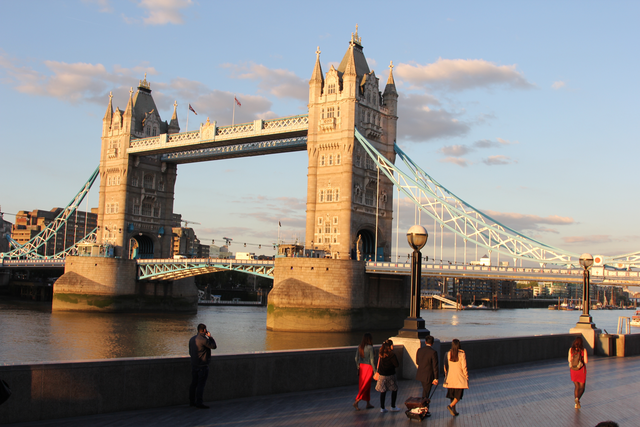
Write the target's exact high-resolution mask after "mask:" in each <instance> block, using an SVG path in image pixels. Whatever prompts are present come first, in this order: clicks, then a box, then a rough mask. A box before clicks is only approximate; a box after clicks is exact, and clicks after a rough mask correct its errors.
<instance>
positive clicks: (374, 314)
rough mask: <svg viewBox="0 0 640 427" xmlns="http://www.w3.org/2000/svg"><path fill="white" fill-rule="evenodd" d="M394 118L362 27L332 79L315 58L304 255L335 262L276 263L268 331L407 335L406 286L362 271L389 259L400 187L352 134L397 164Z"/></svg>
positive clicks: (393, 104)
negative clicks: (395, 331) (368, 262)
mask: <svg viewBox="0 0 640 427" xmlns="http://www.w3.org/2000/svg"><path fill="white" fill-rule="evenodd" d="M397 111H398V93H397V92H396V88H395V84H394V81H393V74H392V72H389V79H388V81H387V86H386V88H385V90H384V92H383V93H381V92H380V90H379V87H378V77H376V75H375V73H374V72H373V71H370V70H369V66H368V64H367V60H366V58H365V56H364V53H363V50H362V41H361V39H360V37H359V36H358V31H357V27H356V32H355V34H352V35H351V40H350V42H349V48H348V49H347V53H346V54H345V55H344V58H342V62H340V65H339V66H338V68H337V69H336V68H334V67H333V66H332V67H331V69H330V70H329V71H328V72H327V74H326V76H324V75H323V73H322V68H321V67H320V51H319V50H318V51H316V64H315V68H314V70H313V74H312V76H311V81H310V82H309V129H308V135H307V152H308V155H309V168H308V178H307V179H308V183H307V224H306V249H311V248H312V249H314V250H318V251H324V253H325V255H326V254H331V257H330V259H329V258H328V257H327V258H320V259H319V258H314V257H299V258H291V257H288V258H276V260H275V272H274V287H273V290H272V291H271V292H270V293H269V302H268V308H267V329H270V330H276V331H300V332H302V331H313V332H328V331H357V330H375V329H389V328H395V327H398V328H399V327H400V326H401V325H402V321H403V319H404V318H405V317H406V316H407V313H408V307H409V286H410V283H409V280H408V277H403V276H391V275H375V274H367V273H365V265H364V260H365V259H373V258H374V257H376V255H375V254H376V253H377V258H378V259H383V260H389V258H390V255H391V232H392V227H391V222H392V214H393V211H392V206H393V185H392V183H391V182H390V181H389V180H388V179H387V178H386V177H385V176H384V175H383V174H382V173H381V174H378V172H377V170H376V166H375V163H374V162H373V161H372V160H371V159H370V158H369V156H368V154H366V152H365V151H364V149H363V148H362V147H361V145H360V143H359V142H358V141H357V140H356V139H355V134H354V129H356V128H357V129H358V131H359V132H360V133H362V134H363V135H365V136H366V137H367V139H368V140H369V141H371V142H372V143H373V144H374V145H375V147H376V149H377V150H378V151H379V152H380V153H381V154H382V155H383V156H385V157H386V158H387V159H389V160H390V161H394V160H395V152H394V149H393V144H394V142H395V139H396V123H397V120H398V117H397ZM358 241H359V242H360V243H359V244H358ZM358 249H360V254H361V257H360V259H358ZM376 249H377V250H376ZM314 255H316V254H314ZM345 345H347V343H346V342H345Z"/></svg>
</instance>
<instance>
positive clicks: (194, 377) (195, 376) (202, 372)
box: [189, 365, 209, 405]
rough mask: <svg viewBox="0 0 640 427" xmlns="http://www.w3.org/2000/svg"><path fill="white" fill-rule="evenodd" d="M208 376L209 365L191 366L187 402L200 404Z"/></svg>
mask: <svg viewBox="0 0 640 427" xmlns="http://www.w3.org/2000/svg"><path fill="white" fill-rule="evenodd" d="M208 377H209V365H204V366H192V367H191V385H190V386H189V403H190V404H191V405H202V395H203V394H204V385H205V383H206V382H207V378H208Z"/></svg>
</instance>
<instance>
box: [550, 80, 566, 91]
mask: <svg viewBox="0 0 640 427" xmlns="http://www.w3.org/2000/svg"><path fill="white" fill-rule="evenodd" d="M565 84H566V83H565V82H563V81H557V82H553V84H552V85H551V87H552V88H554V89H556V90H558V89H561V88H563V87H564V86H565Z"/></svg>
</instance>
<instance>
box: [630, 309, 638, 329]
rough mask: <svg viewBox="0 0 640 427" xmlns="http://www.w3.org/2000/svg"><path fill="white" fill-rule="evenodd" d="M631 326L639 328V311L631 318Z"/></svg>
mask: <svg viewBox="0 0 640 427" xmlns="http://www.w3.org/2000/svg"><path fill="white" fill-rule="evenodd" d="M629 324H630V325H631V326H640V310H636V314H634V315H633V316H631V322H630V323H629Z"/></svg>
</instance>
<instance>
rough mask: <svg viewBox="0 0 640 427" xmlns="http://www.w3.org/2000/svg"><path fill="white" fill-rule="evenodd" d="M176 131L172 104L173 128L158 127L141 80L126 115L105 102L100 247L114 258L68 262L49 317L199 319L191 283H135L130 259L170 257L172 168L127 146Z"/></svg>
mask: <svg viewBox="0 0 640 427" xmlns="http://www.w3.org/2000/svg"><path fill="white" fill-rule="evenodd" d="M179 131H180V126H179V125H178V117H177V114H176V104H174V110H173V117H172V118H171V121H170V122H168V123H167V122H166V121H164V122H163V121H162V120H161V119H160V114H158V109H157V107H156V104H155V102H154V101H153V98H152V96H151V87H150V84H149V83H148V82H147V78H146V75H145V78H144V80H142V81H140V85H139V86H138V91H137V92H136V93H135V95H134V93H133V89H132V90H131V91H130V93H129V100H128V102H127V106H126V108H125V110H124V111H121V110H120V109H119V108H116V109H115V111H114V110H113V105H112V99H111V96H109V105H108V107H107V112H106V114H105V116H104V118H103V120H102V150H101V155H100V201H99V205H98V227H99V230H98V242H99V243H101V244H109V246H110V247H112V248H113V249H114V253H113V254H112V256H107V257H104V256H100V257H99V256H91V257H83V256H78V257H67V260H66V263H65V272H64V274H63V275H62V276H61V277H60V278H59V279H58V280H57V281H56V282H55V284H54V289H53V304H52V309H53V310H54V311H186V312H195V311H197V308H198V306H197V290H196V287H195V285H194V280H193V278H185V279H181V280H174V281H143V280H140V281H139V280H136V269H137V265H136V261H135V260H134V259H133V258H167V257H169V255H170V251H171V244H172V233H171V231H172V225H173V196H174V185H175V181H176V164H175V163H164V162H162V161H161V160H160V155H152V156H138V155H131V154H129V153H128V149H129V146H130V142H131V141H132V140H137V139H142V138H148V137H157V136H158V135H161V134H172V133H178V132H179Z"/></svg>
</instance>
